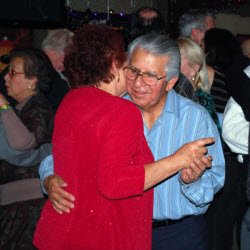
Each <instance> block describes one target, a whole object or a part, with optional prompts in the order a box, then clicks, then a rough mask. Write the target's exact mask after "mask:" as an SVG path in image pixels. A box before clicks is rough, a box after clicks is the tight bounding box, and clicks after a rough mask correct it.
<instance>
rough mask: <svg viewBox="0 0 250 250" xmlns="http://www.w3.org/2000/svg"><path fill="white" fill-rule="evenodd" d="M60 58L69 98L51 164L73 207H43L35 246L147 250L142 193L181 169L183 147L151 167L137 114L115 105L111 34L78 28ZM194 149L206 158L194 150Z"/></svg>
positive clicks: (121, 84)
mask: <svg viewBox="0 0 250 250" xmlns="http://www.w3.org/2000/svg"><path fill="white" fill-rule="evenodd" d="M65 55H66V56H65V70H66V73H67V77H68V79H69V81H70V83H71V86H72V90H70V92H69V93H68V94H67V95H66V96H65V98H64V100H63V102H62V103H61V106H60V107H59V109H58V112H57V114H56V118H55V128H54V134H53V156H54V165H55V172H56V173H57V174H58V175H60V176H61V177H62V178H63V179H64V180H65V181H66V182H68V183H70V185H69V186H68V187H67V188H66V190H67V191H68V192H70V193H73V194H74V195H75V197H76V199H75V207H74V209H72V210H71V212H70V213H64V214H61V215H60V214H57V213H56V212H55V211H54V209H53V207H52V205H51V203H50V202H47V203H46V205H45V207H44V209H43V211H42V214H41V217H40V220H39V223H38V225H37V229H36V233H35V238H34V244H35V245H36V246H37V247H38V248H39V249H46V250H48V249H50V250H53V249H55V250H56V249H57V250H63V249H65V250H66V249H67V250H76V249H86V250H91V249H92V250H101V249H103V250H104V249H106V250H112V249H114V250H128V249H129V250H133V249H135V250H138V249H143V250H149V249H151V223H152V205H153V200H152V198H153V191H152V190H149V191H147V192H145V190H147V189H149V188H151V187H152V186H154V185H155V184H156V183H157V182H159V181H162V180H163V179H165V178H167V177H168V176H170V175H172V174H173V173H175V172H177V171H178V170H180V169H181V168H183V167H184V166H188V165H189V163H190V162H191V161H192V157H190V151H188V150H187V149H188V148H189V146H187V145H186V146H184V147H183V148H182V149H180V150H179V151H178V152H177V153H176V154H174V155H173V156H171V157H169V158H166V159H162V160H160V161H158V162H155V163H152V162H153V156H152V154H151V152H150V150H149V148H148V145H147V142H146V140H145V137H144V134H143V122H142V117H141V113H140V111H139V109H137V107H136V106H135V105H134V104H132V103H131V102H129V101H127V100H124V99H122V98H120V97H119V96H122V95H124V94H125V93H126V88H125V77H124V73H123V67H124V63H125V59H126V58H125V51H124V44H123V39H122V37H121V36H120V34H118V33H117V32H116V31H114V30H112V29H111V28H108V27H105V26H94V25H85V26H83V27H82V29H81V30H80V31H79V32H77V33H76V34H75V36H74V37H73V41H72V44H71V45H70V46H68V47H67V49H66V54H65ZM195 145H196V144H195ZM193 146H194V145H193ZM189 149H190V148H189ZM196 149H197V152H200V153H204V152H205V151H206V150H205V148H204V147H203V145H202V146H201V147H200V144H199V146H197V147H196ZM187 151H188V152H187ZM183 155H184V156H183ZM194 155H196V153H194Z"/></svg>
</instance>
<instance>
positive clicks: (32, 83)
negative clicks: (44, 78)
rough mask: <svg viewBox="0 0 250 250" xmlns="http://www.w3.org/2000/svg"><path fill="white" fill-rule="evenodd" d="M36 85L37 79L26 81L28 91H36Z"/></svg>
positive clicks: (32, 78)
mask: <svg viewBox="0 0 250 250" xmlns="http://www.w3.org/2000/svg"><path fill="white" fill-rule="evenodd" d="M36 84H37V77H35V76H33V77H31V78H30V79H29V81H28V89H29V90H33V91H35V90H36Z"/></svg>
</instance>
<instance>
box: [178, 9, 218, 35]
mask: <svg viewBox="0 0 250 250" xmlns="http://www.w3.org/2000/svg"><path fill="white" fill-rule="evenodd" d="M208 16H210V17H212V18H213V19H215V15H214V14H213V13H211V12H209V11H208V10H205V9H190V10H188V11H187V12H185V13H184V14H183V15H182V16H181V17H180V20H179V32H180V34H179V35H180V36H181V37H191V32H192V29H200V30H202V31H205V28H206V27H205V18H206V17H208Z"/></svg>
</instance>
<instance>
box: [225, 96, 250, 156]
mask: <svg viewBox="0 0 250 250" xmlns="http://www.w3.org/2000/svg"><path fill="white" fill-rule="evenodd" d="M248 135H249V122H248V121H246V119H245V116H244V114H243V110H242V108H241V107H240V105H239V104H238V103H237V102H236V101H235V100H234V99H233V98H232V97H231V98H230V99H229V101H228V103H227V106H226V108H225V112H224V119H223V126H222V137H223V139H224V141H225V142H226V144H227V145H228V146H229V148H230V149H231V150H232V151H233V152H235V153H237V154H245V155H246V154H248Z"/></svg>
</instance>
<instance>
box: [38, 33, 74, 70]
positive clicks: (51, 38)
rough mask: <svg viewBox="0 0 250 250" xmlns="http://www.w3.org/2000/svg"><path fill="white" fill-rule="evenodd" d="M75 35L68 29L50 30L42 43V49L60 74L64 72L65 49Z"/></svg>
mask: <svg viewBox="0 0 250 250" xmlns="http://www.w3.org/2000/svg"><path fill="white" fill-rule="evenodd" d="M73 35H74V33H73V32H71V31H70V30H67V29H56V30H50V31H49V32H48V35H47V37H46V38H45V39H44V40H43V42H42V45H41V48H42V49H43V50H44V52H45V53H46V54H47V56H48V57H49V58H50V60H51V62H52V64H53V66H54V68H55V69H56V70H57V71H58V72H60V73H62V72H63V71H64V65H63V61H64V49H65V47H66V46H67V45H68V44H69V43H70V42H71V39H72V37H73Z"/></svg>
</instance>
